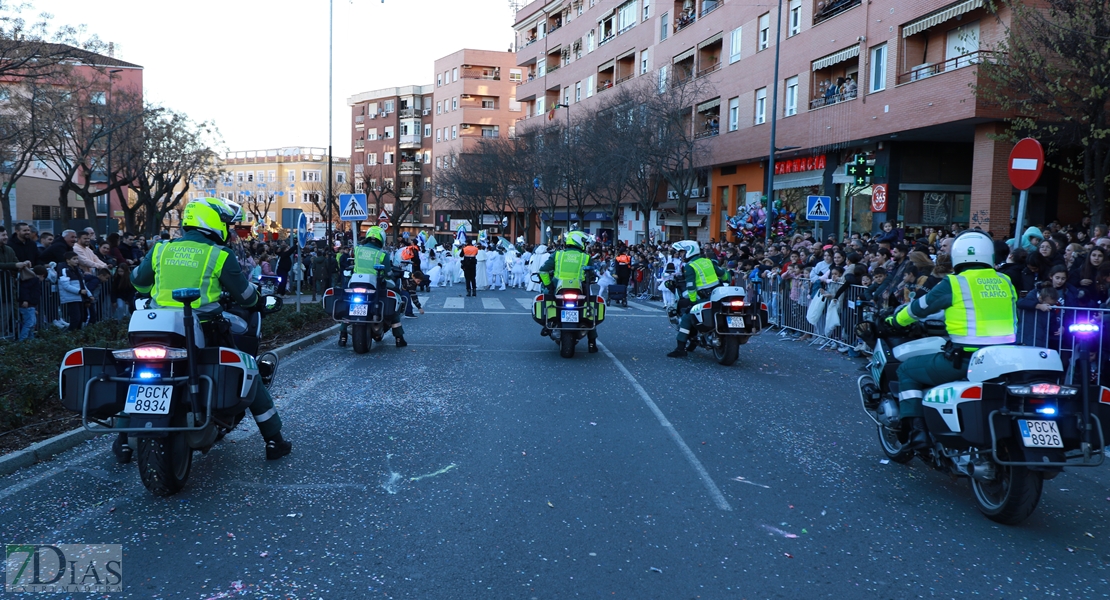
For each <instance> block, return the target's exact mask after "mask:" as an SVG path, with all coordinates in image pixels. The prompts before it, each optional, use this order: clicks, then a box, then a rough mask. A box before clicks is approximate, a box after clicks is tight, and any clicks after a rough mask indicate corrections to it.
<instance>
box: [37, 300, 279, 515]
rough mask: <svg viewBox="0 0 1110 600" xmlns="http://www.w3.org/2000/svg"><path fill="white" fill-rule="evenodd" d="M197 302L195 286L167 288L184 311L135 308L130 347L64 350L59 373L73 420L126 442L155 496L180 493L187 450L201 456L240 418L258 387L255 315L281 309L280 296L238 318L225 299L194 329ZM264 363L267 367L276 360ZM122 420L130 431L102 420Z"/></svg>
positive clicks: (144, 303) (147, 304)
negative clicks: (126, 438)
mask: <svg viewBox="0 0 1110 600" xmlns="http://www.w3.org/2000/svg"><path fill="white" fill-rule="evenodd" d="M200 297H201V292H200V290H199V289H196V288H184V289H177V290H174V291H173V299H174V300H175V301H177V302H181V303H182V304H183V305H184V308H183V309H176V308H156V307H152V305H151V301H150V299H139V300H137V301H136V310H135V312H134V313H133V314H132V315H131V320H130V323H129V324H128V328H127V331H128V333H127V335H128V345H129V347H127V348H124V349H120V350H112V349H109V348H77V349H74V350H70V351H69V352H67V353H66V354H65V357H64V358H63V359H62V364H61V367H60V369H59V371H58V386H59V390H58V394H59V397H60V398H61V400H62V405H63V406H64V407H65V408H66V409H68V410H71V411H74V412H77V413H80V414H81V423H82V425H83V426H84V427H85V428H86V429H88V430H90V431H94V432H96V433H113V434H115V433H125V434H130V440H131V443H132V444H134V445H135V446H136V447H135V449H134V450H135V451H136V452H137V455H138V456H137V458H138V466H139V476H140V478H141V479H142V482H143V485H144V486H145V487H146V488H147V489H148V490H150V491H151V492H152V493H153V494H155V495H157V496H170V495H173V494H175V493H177V492H178V491H180V490H181V489H182V488H183V487H184V486H185V483H186V482H187V481H188V479H189V474H190V471H191V470H192V463H193V451H194V450H199V451H200V452H202V453H205V454H206V453H207V452H208V451H209V450H210V449H211V448H212V446H213V445H214V444H215V443H216V442H217V441H219V440H220V439H221V438H223V436H224V435H226V434H227V433H228V432H230V431H231V430H233V429H235V427H236V426H237V425H238V424H239V422H240V421H241V420H242V419H243V416H244V415H245V411H246V410H247V407H248V406H249V405H250V404H251V402H253V400H254V398H255V392H256V390H257V386H260V385H264V382H263V377H262V375H260V373H259V361H258V360H257V359H256V356H257V355H258V334H259V332H260V331H261V317H262V316H264V315H269V314H273V313H275V312H277V311H279V310H281V307H282V299H281V298H279V297H274V296H263V297H262V298H261V300H260V302H262V303H263V304H262V305H261V306H262V308H261V310H260V311H259V312H251V311H244V310H243V309H240V308H238V307H236V306H234V303H233V302H232V301H231V299H230V297H229V296H228V295H227V294H224V295H223V296H222V297H221V299H220V304H221V305H222V306H223V307H224V311H223V314H222V315H220V316H219V317H216V318H213V319H211V320H206V321H205V322H204V323H201V322H200V320H199V319H198V318H197V316H196V313H195V312H194V310H193V303H194V302H196V301H197V300H199V299H200ZM236 313H239V314H236ZM240 315H246V318H244V317H243V316H240ZM252 330H253V332H254V335H248V334H249V333H250V332H251V331H252ZM270 356H271V357H272V358H270V359H268V361H269V362H270V364H272V365H273V368H274V369H276V365H277V357H276V356H274V355H272V354H270ZM273 374H274V373H273V370H272V369H271V371H270V373H269V377H271V378H272V376H273ZM121 412H122V413H126V414H127V415H128V416H129V418H130V426H129V427H115V428H113V427H112V424H111V423H110V422H109V421H110V419H112V417H113V416H116V415H119V414H120V413H121ZM94 424H96V425H99V426H100V427H98V428H96V429H94V428H93V425H94ZM103 428H108V429H103ZM109 429H110V431H109Z"/></svg>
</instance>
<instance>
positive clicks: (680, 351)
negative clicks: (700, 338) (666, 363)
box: [667, 342, 686, 358]
mask: <svg viewBox="0 0 1110 600" xmlns="http://www.w3.org/2000/svg"><path fill="white" fill-rule="evenodd" d="M667 356H669V357H671V358H685V357H686V342H679V343H678V347H677V348H675V349H674V350H672V351H670V352H668V353H667Z"/></svg>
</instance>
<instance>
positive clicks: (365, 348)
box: [351, 323, 370, 354]
mask: <svg viewBox="0 0 1110 600" xmlns="http://www.w3.org/2000/svg"><path fill="white" fill-rule="evenodd" d="M351 329H352V331H351V343H352V345H353V346H354V349H355V354H366V353H367V352H369V351H370V326H369V325H367V324H365V323H363V324H359V325H353V326H351Z"/></svg>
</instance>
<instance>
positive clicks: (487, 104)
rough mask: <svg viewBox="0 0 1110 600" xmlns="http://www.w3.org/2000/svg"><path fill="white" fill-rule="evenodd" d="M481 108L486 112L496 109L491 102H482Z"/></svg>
mask: <svg viewBox="0 0 1110 600" xmlns="http://www.w3.org/2000/svg"><path fill="white" fill-rule="evenodd" d="M482 108H484V109H486V110H493V109H494V108H497V107H496V106H495V103H494V101H493V100H482Z"/></svg>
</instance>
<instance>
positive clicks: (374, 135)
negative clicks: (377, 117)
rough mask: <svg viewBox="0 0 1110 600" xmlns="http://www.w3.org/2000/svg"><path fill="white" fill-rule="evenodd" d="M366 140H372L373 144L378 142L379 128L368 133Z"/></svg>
mask: <svg viewBox="0 0 1110 600" xmlns="http://www.w3.org/2000/svg"><path fill="white" fill-rule="evenodd" d="M366 139H368V140H370V141H371V142H376V141H377V140H378V128H377V127H375V128H373V129H371V130H369V131H367V132H366Z"/></svg>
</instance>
